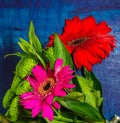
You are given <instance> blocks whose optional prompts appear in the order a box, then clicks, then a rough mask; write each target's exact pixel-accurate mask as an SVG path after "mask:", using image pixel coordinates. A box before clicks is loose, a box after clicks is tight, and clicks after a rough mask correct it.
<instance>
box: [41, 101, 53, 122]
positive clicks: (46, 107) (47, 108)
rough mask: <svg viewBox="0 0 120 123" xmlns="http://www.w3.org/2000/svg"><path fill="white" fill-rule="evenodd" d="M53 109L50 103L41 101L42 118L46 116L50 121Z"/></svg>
mask: <svg viewBox="0 0 120 123" xmlns="http://www.w3.org/2000/svg"><path fill="white" fill-rule="evenodd" d="M53 116H54V113H53V110H52V108H51V106H50V105H48V104H47V103H43V105H42V117H43V118H48V119H49V120H50V121H51V120H53Z"/></svg>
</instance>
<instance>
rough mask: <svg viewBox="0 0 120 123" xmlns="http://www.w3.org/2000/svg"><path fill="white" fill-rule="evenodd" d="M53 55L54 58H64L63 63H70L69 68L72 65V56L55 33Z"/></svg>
mask: <svg viewBox="0 0 120 123" xmlns="http://www.w3.org/2000/svg"><path fill="white" fill-rule="evenodd" d="M54 56H55V59H57V58H62V59H63V60H64V65H70V66H71V68H72V67H73V62H72V58H71V56H70V54H69V53H68V51H67V49H66V48H65V46H64V44H63V43H62V41H61V40H60V39H59V37H58V35H57V34H55V41H54Z"/></svg>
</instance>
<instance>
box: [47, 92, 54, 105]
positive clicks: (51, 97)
mask: <svg viewBox="0 0 120 123" xmlns="http://www.w3.org/2000/svg"><path fill="white" fill-rule="evenodd" d="M53 98H54V96H53V95H52V94H51V95H49V96H47V97H46V102H47V103H48V104H52V101H53Z"/></svg>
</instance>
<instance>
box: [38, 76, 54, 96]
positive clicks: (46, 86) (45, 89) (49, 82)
mask: <svg viewBox="0 0 120 123" xmlns="http://www.w3.org/2000/svg"><path fill="white" fill-rule="evenodd" d="M54 84H55V81H54V79H53V78H48V79H46V80H45V81H43V82H42V83H40V85H39V87H38V92H39V93H40V94H41V95H43V96H45V95H47V94H48V93H49V92H50V91H51V90H52V88H53V87H54Z"/></svg>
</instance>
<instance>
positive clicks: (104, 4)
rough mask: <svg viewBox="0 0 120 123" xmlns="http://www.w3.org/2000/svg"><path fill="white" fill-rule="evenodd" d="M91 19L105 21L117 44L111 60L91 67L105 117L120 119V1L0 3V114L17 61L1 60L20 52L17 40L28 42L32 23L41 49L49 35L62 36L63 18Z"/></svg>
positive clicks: (11, 0)
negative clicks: (119, 116)
mask: <svg viewBox="0 0 120 123" xmlns="http://www.w3.org/2000/svg"><path fill="white" fill-rule="evenodd" d="M89 15H93V16H94V17H95V18H96V20H97V22H100V21H106V22H107V23H108V24H109V26H110V27H111V28H112V29H113V30H112V34H113V35H114V36H115V37H116V39H117V40H118V42H117V48H116V49H115V50H114V52H112V53H111V55H110V57H109V58H107V59H106V60H104V61H103V63H102V64H97V65H95V66H94V67H93V71H94V73H95V75H96V76H97V78H98V79H99V80H100V81H101V84H102V87H103V96H104V105H103V110H104V115H105V117H106V119H108V120H110V119H111V118H112V117H113V115H114V114H118V115H120V89H119V88H120V1H119V0H0V113H5V110H4V109H3V107H2V98H3V96H4V94H5V92H6V90H7V89H8V88H9V87H10V85H11V81H12V79H13V72H14V70H15V65H16V63H17V60H18V58H16V57H15V56H11V57H8V58H7V59H4V56H5V54H8V53H13V52H17V51H20V48H19V47H18V44H17V42H18V41H19V37H23V38H24V39H26V40H27V39H28V37H27V36H28V27H29V23H30V20H33V22H34V25H35V30H36V33H37V35H38V37H39V39H40V40H41V42H42V45H43V46H44V45H45V44H46V42H47V41H48V36H49V35H51V33H54V32H57V33H61V32H62V29H63V26H64V22H65V19H66V18H69V19H70V18H72V17H74V16H79V17H80V18H84V17H86V16H89Z"/></svg>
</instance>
